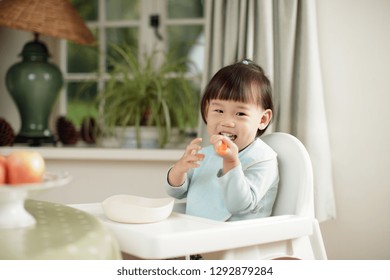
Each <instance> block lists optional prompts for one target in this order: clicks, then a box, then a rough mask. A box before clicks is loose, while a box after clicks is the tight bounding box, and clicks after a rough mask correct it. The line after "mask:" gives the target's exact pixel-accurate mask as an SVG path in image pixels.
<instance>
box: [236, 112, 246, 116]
mask: <svg viewBox="0 0 390 280" xmlns="http://www.w3.org/2000/svg"><path fill="white" fill-rule="evenodd" d="M236 115H237V116H246V114H245V113H243V112H238V113H237V114H236Z"/></svg>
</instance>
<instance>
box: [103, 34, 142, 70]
mask: <svg viewBox="0 0 390 280" xmlns="http://www.w3.org/2000/svg"><path fill="white" fill-rule="evenodd" d="M110 44H115V45H118V46H128V47H131V48H133V49H134V50H135V51H137V50H138V28H137V27H134V28H128V27H126V28H108V29H107V58H109V57H111V56H112V55H113V53H112V51H111V48H110ZM106 63H107V72H109V70H110V61H109V60H107V62H106Z"/></svg>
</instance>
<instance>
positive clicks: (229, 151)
mask: <svg viewBox="0 0 390 280" xmlns="http://www.w3.org/2000/svg"><path fill="white" fill-rule="evenodd" d="M210 143H211V144H212V145H213V146H214V150H215V152H216V153H217V154H218V155H219V156H221V157H223V158H224V159H227V160H236V159H237V157H238V147H237V145H236V144H234V143H233V142H232V141H231V140H230V139H229V138H227V137H225V136H222V135H218V134H215V135H212V136H211V138H210Z"/></svg>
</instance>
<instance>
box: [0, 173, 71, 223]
mask: <svg viewBox="0 0 390 280" xmlns="http://www.w3.org/2000/svg"><path fill="white" fill-rule="evenodd" d="M71 179H72V177H71V176H70V175H69V174H68V173H65V172H64V173H46V174H45V176H44V179H43V181H42V183H34V184H21V185H0V229H6V228H23V227H29V226H32V225H34V224H35V223H36V220H35V218H34V217H33V216H32V215H31V214H30V213H29V212H27V210H26V209H25V207H24V202H25V200H26V198H28V196H29V194H30V193H32V192H36V191H44V190H47V189H51V188H55V187H60V186H63V185H66V184H68V183H69V182H70V181H71Z"/></svg>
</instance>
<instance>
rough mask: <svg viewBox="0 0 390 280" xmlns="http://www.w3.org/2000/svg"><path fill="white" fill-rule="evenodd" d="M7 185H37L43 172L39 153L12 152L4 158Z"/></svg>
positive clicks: (42, 160)
mask: <svg viewBox="0 0 390 280" xmlns="http://www.w3.org/2000/svg"><path fill="white" fill-rule="evenodd" d="M6 164H7V172H8V173H7V174H8V183H9V184H11V185H15V184H26V183H39V182H41V181H42V179H43V174H44V172H45V161H44V159H43V157H42V156H41V154H40V153H38V152H34V151H24V150H23V151H14V152H11V153H10V154H9V155H8V156H7V158H6Z"/></svg>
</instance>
